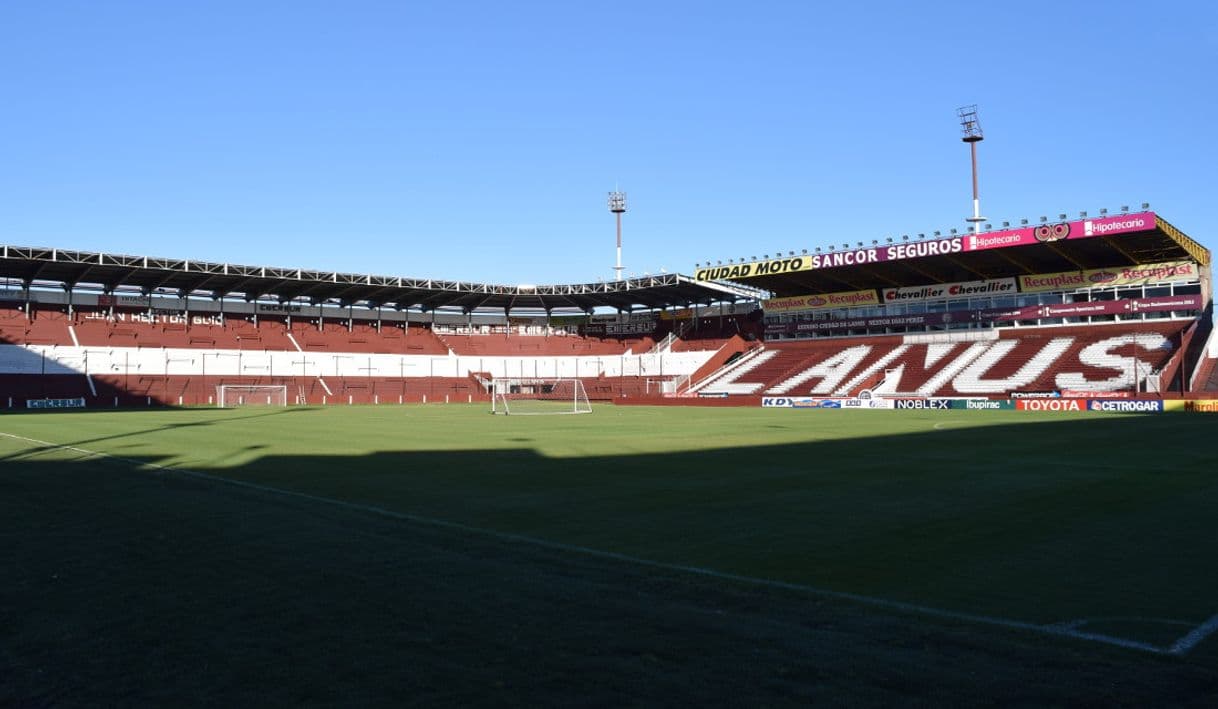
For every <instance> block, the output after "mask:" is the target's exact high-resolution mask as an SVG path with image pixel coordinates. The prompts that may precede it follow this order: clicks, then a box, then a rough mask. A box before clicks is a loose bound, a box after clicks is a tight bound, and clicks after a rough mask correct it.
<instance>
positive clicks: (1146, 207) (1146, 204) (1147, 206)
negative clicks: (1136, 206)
mask: <svg viewBox="0 0 1218 709" xmlns="http://www.w3.org/2000/svg"><path fill="white" fill-rule="evenodd" d="M1142 209H1150V202H1143V203H1142Z"/></svg>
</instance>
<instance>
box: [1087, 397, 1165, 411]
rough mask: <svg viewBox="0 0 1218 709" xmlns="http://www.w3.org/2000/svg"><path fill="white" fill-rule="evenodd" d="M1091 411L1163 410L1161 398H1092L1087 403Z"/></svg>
mask: <svg viewBox="0 0 1218 709" xmlns="http://www.w3.org/2000/svg"><path fill="white" fill-rule="evenodd" d="M1087 408H1089V409H1091V410H1092V411H1115V412H1117V413H1123V414H1149V413H1158V412H1160V411H1162V410H1163V401H1162V400H1161V399H1093V400H1091V401H1090V402H1088V404H1087Z"/></svg>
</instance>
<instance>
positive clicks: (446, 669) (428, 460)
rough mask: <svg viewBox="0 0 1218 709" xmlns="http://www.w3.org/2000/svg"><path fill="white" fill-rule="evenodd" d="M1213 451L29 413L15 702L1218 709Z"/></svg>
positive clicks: (816, 424)
mask: <svg viewBox="0 0 1218 709" xmlns="http://www.w3.org/2000/svg"><path fill="white" fill-rule="evenodd" d="M1213 431H1214V421H1213V420H1212V419H1211V418H1209V417H1206V416H1200V415H1186V414H1162V415H1154V416H1125V415H1117V414H1053V415H1036V414H1030V413H1025V412H996V411H983V412H964V411H952V412H916V411H902V412H889V411H875V412H869V411H859V412H855V411H800V410H770V409H704V408H667V407H657V408H650V407H612V406H599V407H597V410H596V411H595V413H593V414H592V415H588V416H552V417H496V416H490V415H489V414H488V413H487V412H486V409H485V407H483V406H427V407H422V406H413V407H412V406H407V407H397V406H394V407H389V406H386V407H353V408H339V407H333V408H328V409H238V410H231V411H217V410H168V411H166V410H159V411H129V412H110V413H98V412H80V413H54V414H36V415H35V414H8V415H3V416H0V433H2V434H5V435H0V534H2V535H3V545H2V546H0V569H7V570H9V573H7V574H5V575H6V576H7V581H4V582H2V583H0V621H3V623H2V625H0V704H5V703H6V702H8V703H18V704H22V703H28V704H53V703H59V702H64V703H114V702H118V703H139V704H144V703H148V702H151V701H157V702H170V701H174V702H178V701H185V702H188V703H233V702H242V703H248V702H251V701H267V700H269V701H274V702H293V703H300V702H303V703H318V704H321V703H336V704H350V703H386V704H401V703H420V702H425V703H452V704H457V703H459V704H469V703H486V704H503V703H526V704H537V703H548V704H558V703H572V702H580V703H585V704H586V703H598V704H604V705H620V704H623V703H671V704H688V703H691V702H709V703H734V702H747V703H758V702H760V703H769V704H774V703H784V702H792V703H800V702H806V701H808V700H817V699H820V700H836V701H843V700H844V701H850V702H853V703H858V704H891V703H892V702H895V701H900V702H908V701H911V700H915V699H916V700H924V701H926V702H928V703H935V704H941V703H945V702H949V703H950V702H968V703H973V702H979V701H987V700H994V699H998V700H1001V701H1004V702H1007V701H1009V702H1014V703H1030V704H1041V703H1046V702H1047V703H1058V702H1097V703H1115V704H1121V703H1128V704H1145V703H1150V702H1153V703H1174V704H1187V703H1197V704H1198V705H1204V704H1206V703H1207V702H1208V701H1211V700H1213V699H1214V698H1215V697H1218V670H1216V669H1215V667H1216V665H1218V635H1211V632H1212V630H1213V629H1212V627H1211V626H1214V625H1218V569H1215V565H1214V563H1213V562H1214V560H1215V559H1218V513H1216V511H1218V454H1216V453H1215V447H1214V445H1213V442H1212V435H1213V433H1212V432H1213ZM166 468H172V469H175V470H178V471H189V473H197V474H199V475H194V474H188V473H184V472H174V471H172V470H166ZM216 478H222V479H223V480H229V481H236V482H238V483H240V484H239V485H232V484H228V483H226V482H223V481H221V480H217V479H216ZM1032 677H1034V679H1030V678H1032ZM4 678H7V679H4Z"/></svg>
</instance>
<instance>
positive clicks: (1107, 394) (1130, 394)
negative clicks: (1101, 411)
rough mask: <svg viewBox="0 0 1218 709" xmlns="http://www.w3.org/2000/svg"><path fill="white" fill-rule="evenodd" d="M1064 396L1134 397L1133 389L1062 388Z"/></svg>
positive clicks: (1082, 397) (1074, 397)
mask: <svg viewBox="0 0 1218 709" xmlns="http://www.w3.org/2000/svg"><path fill="white" fill-rule="evenodd" d="M1062 396H1064V397H1066V398H1067V399H1132V398H1133V392H1132V391H1078V390H1075V389H1062Z"/></svg>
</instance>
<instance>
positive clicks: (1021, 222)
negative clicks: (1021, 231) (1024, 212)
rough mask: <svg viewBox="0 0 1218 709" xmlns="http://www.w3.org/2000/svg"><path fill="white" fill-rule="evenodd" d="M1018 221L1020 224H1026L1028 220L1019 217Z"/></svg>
mask: <svg viewBox="0 0 1218 709" xmlns="http://www.w3.org/2000/svg"><path fill="white" fill-rule="evenodd" d="M1019 223H1020V225H1021V226H1027V225H1028V220H1027V219H1020V220H1019Z"/></svg>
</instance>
